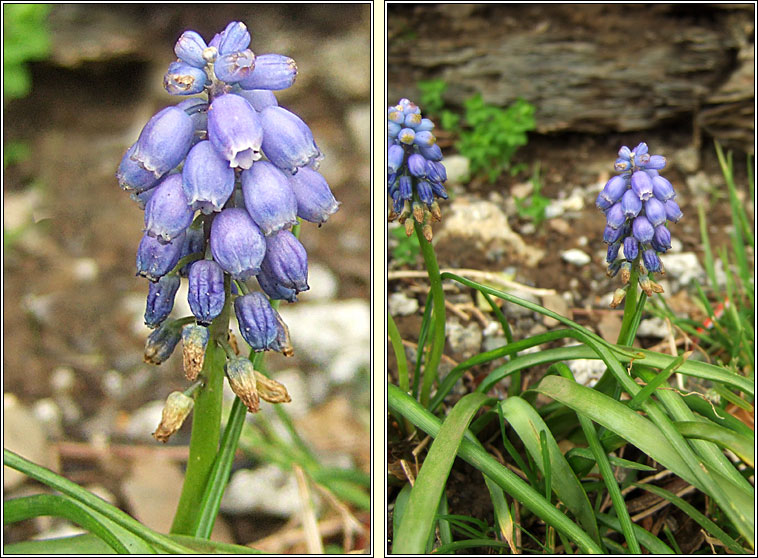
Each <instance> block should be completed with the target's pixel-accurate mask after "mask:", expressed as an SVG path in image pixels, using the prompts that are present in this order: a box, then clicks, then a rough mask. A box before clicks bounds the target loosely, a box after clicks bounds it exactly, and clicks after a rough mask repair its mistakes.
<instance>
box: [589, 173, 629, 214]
mask: <svg viewBox="0 0 758 558" xmlns="http://www.w3.org/2000/svg"><path fill="white" fill-rule="evenodd" d="M627 189H628V184H627V179H626V177H624V176H614V177H613V178H611V179H610V180H609V181H608V182H606V183H605V186H604V187H603V189H602V190H601V191H600V194H599V195H598V197H597V201H595V205H597V206H598V207H599V208H600V209H603V210H605V209H608V208H609V207H610V206H612V205H613V204H614V203H616V202H617V201H619V200H620V199H621V196H622V195H624V192H626V190H627Z"/></svg>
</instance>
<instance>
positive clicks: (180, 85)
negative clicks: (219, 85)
mask: <svg viewBox="0 0 758 558" xmlns="http://www.w3.org/2000/svg"><path fill="white" fill-rule="evenodd" d="M207 83H209V82H208V76H207V75H205V70H202V69H200V68H196V67H195V66H191V65H190V64H186V63H184V62H172V63H171V64H169V65H168V72H166V75H164V76H163V87H164V89H165V90H166V91H168V93H169V94H170V95H195V94H197V93H202V91H203V89H205V86H206V84H207Z"/></svg>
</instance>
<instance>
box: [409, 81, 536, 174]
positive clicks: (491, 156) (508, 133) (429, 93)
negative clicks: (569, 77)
mask: <svg viewBox="0 0 758 558" xmlns="http://www.w3.org/2000/svg"><path fill="white" fill-rule="evenodd" d="M417 86H418V89H419V102H420V104H421V106H422V107H423V108H424V110H426V111H427V112H428V113H429V114H432V115H435V116H438V117H439V124H440V127H441V128H442V129H445V130H449V131H451V132H453V133H454V134H456V135H457V136H458V141H457V142H456V143H455V147H456V148H457V149H458V151H459V152H460V154H461V155H463V156H464V157H466V158H468V159H469V163H470V169H471V173H472V174H486V176H487V178H488V179H489V181H490V182H495V181H496V180H497V179H498V177H500V175H501V174H502V173H503V172H505V171H510V172H511V173H512V174H515V173H516V172H518V171H519V170H521V168H520V167H519V166H512V165H511V159H512V158H513V156H514V154H515V153H516V151H517V150H518V148H519V147H521V146H524V145H526V144H527V141H528V136H527V132H530V131H532V130H534V128H535V126H536V122H535V119H534V112H535V107H534V105H532V104H530V103H528V102H527V101H525V100H524V99H517V100H516V101H515V102H514V103H513V104H512V105H510V106H509V107H507V108H501V107H498V106H495V105H491V104H489V103H485V102H484V99H483V98H482V95H481V94H479V93H477V94H476V95H474V96H473V97H469V98H468V99H466V100H465V101H464V102H463V108H464V112H463V115H462V117H461V115H458V114H456V113H454V112H451V111H450V110H446V109H444V106H445V101H444V100H443V98H442V96H443V94H444V93H445V90H446V89H447V84H446V83H445V82H444V81H443V80H430V81H420V82H418V84H417Z"/></svg>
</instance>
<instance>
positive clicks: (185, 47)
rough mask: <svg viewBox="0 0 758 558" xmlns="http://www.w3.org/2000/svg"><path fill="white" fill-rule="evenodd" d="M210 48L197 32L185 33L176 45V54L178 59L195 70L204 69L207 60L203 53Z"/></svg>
mask: <svg viewBox="0 0 758 558" xmlns="http://www.w3.org/2000/svg"><path fill="white" fill-rule="evenodd" d="M206 48H208V45H206V44H205V41H204V40H203V38H202V37H201V36H200V35H199V34H198V33H196V32H195V31H185V32H184V33H182V36H181V37H179V40H177V41H176V45H174V52H175V53H176V56H177V57H178V58H181V59H182V60H183V61H184V62H186V63H187V64H189V65H190V66H194V67H195V68H204V67H205V59H204V58H203V51H204V50H205V49H206Z"/></svg>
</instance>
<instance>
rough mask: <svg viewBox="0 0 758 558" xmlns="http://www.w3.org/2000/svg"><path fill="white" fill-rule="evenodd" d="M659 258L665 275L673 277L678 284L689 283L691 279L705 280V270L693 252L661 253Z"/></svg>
mask: <svg viewBox="0 0 758 558" xmlns="http://www.w3.org/2000/svg"><path fill="white" fill-rule="evenodd" d="M660 258H661V262H662V263H663V267H664V269H665V270H666V277H667V278H668V279H670V280H671V279H675V280H676V281H677V282H678V283H679V284H680V285H689V283H690V281H692V280H693V279H695V280H696V281H704V280H705V271H704V270H703V268H702V267H701V266H700V262H699V261H698V259H697V255H696V254H695V253H694V252H683V253H681V254H661V256H660Z"/></svg>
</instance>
